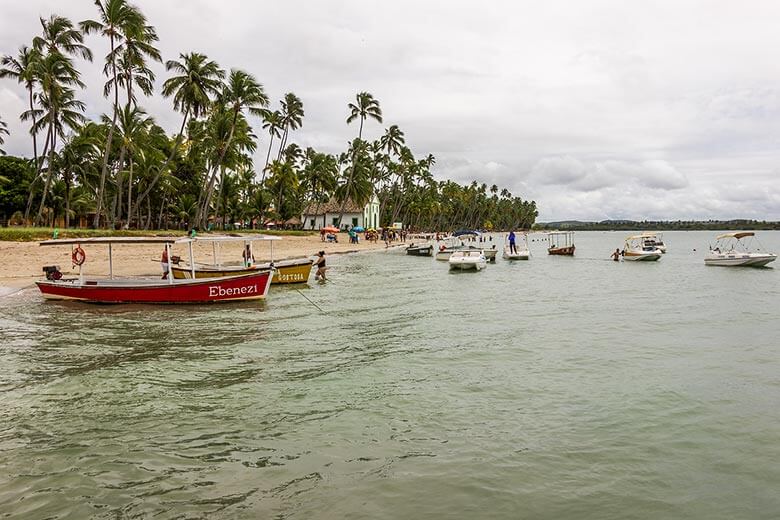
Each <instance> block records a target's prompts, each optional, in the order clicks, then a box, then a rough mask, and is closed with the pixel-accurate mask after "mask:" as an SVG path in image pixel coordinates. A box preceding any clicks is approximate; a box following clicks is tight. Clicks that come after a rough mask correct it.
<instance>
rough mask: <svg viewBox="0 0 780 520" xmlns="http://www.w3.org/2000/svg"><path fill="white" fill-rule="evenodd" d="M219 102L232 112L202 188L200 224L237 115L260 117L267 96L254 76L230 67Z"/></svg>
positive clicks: (209, 201)
mask: <svg viewBox="0 0 780 520" xmlns="http://www.w3.org/2000/svg"><path fill="white" fill-rule="evenodd" d="M219 102H220V103H221V104H222V105H223V106H224V108H225V110H226V111H228V112H229V113H231V114H232V122H231V125H230V133H229V134H228V138H227V140H226V141H225V142H224V143H223V144H222V145H221V146H220V147H219V149H218V152H219V155H218V157H217V161H216V164H215V168H214V173H213V174H212V177H211V179H210V180H209V182H208V183H207V186H206V187H205V188H204V192H205V196H204V197H203V201H202V204H201V206H200V209H201V211H200V215H199V217H200V218H199V219H198V220H199V222H200V224H201V226H205V224H206V221H207V220H208V208H209V205H210V204H211V197H212V195H213V193H214V184H215V181H216V178H217V174H218V173H219V170H220V168H221V167H222V164H223V162H224V160H225V154H226V153H227V152H228V149H229V148H230V145H231V142H232V140H233V136H234V134H235V130H236V125H237V123H238V118H239V115H241V114H242V113H243V112H244V111H246V112H247V113H249V114H251V115H254V116H257V117H262V116H263V114H264V111H263V108H265V107H266V106H268V96H267V95H266V94H265V90H264V89H263V86H262V85H261V84H260V83H258V82H257V80H256V79H255V78H254V76H252V75H251V74H249V73H247V72H244V71H242V70H239V69H232V70H231V71H230V75H229V76H228V80H227V83H226V84H225V87H224V89H223V91H222V93H221V94H220V96H219Z"/></svg>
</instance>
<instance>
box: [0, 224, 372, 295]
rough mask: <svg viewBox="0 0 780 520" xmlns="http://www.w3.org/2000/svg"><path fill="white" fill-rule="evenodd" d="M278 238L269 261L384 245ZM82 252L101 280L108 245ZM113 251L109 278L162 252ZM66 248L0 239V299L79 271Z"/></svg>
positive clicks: (199, 256)
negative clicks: (51, 274)
mask: <svg viewBox="0 0 780 520" xmlns="http://www.w3.org/2000/svg"><path fill="white" fill-rule="evenodd" d="M280 238H281V240H274V241H273V259H274V260H283V259H287V258H301V257H307V256H314V255H316V254H317V252H318V251H323V250H324V251H325V252H326V254H344V253H352V252H360V251H372V250H383V249H385V243H384V242H381V241H380V242H376V243H371V242H365V241H361V242H360V243H359V244H350V243H349V239H348V237H347V236H346V235H344V239H343V240H339V242H338V243H326V242H322V241H321V240H320V237H319V236H283V237H280ZM253 248H254V255H255V260H256V261H258V262H260V261H268V260H270V259H271V247H270V242H255V245H254V246H253ZM83 249H84V251H85V252H86V254H87V259H86V262H85V263H84V272H85V273H86V274H88V275H95V276H101V275H106V274H108V247H107V246H104V245H86V246H83ZM172 250H173V254H174V255H179V256H181V257H182V259H186V258H188V256H189V253H188V251H187V248H186V246H183V245H174V246H173V249H172ZM241 250H242V244H241V243H240V242H236V243H233V244H223V245H222V246H221V250H220V252H219V253H218V255H219V259H220V261H221V262H223V263H234V262H235V263H238V262H240V261H241ZM113 251H114V255H113V256H114V274H115V275H132V276H145V275H149V276H152V275H156V274H160V273H161V270H160V262H159V259H160V255H161V253H162V248H161V247H160V246H158V245H116V246H114V248H113ZM194 252H195V260H196V261H198V262H209V261H211V260H212V258H213V253H212V246H211V245H209V244H196V245H195V247H194ZM70 258H71V247H70V246H45V247H44V246H40V245H38V242H3V241H0V296H3V295H4V294H8V293H11V292H14V291H15V290H17V289H20V288H23V287H27V286H30V285H32V284H33V283H34V282H35V280H39V279H41V278H42V277H43V273H42V270H41V269H42V267H43V266H45V265H58V266H59V267H60V270H61V271H62V273H63V274H66V275H69V274H76V273H78V268H74V267H73V265H72V264H71V259H70Z"/></svg>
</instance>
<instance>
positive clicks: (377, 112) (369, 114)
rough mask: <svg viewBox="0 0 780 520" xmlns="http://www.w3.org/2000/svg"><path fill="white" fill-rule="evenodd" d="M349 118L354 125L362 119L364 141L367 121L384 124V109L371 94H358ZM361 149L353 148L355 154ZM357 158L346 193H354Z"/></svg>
mask: <svg viewBox="0 0 780 520" xmlns="http://www.w3.org/2000/svg"><path fill="white" fill-rule="evenodd" d="M347 108H348V109H349V116H347V124H350V123H352V122H353V121H354V120H356V119H360V130H358V141H361V142H362V140H363V123H364V122H365V120H366V119H368V118H371V119H374V120H375V121H377V122H378V123H381V122H382V109H381V108H380V106H379V101H377V100H376V99H374V96H373V95H371V94H370V93H369V92H358V93H357V95H356V96H355V103H348V104H347ZM359 148H361V147H360V146H354V145H353V147H352V150H353V152H354V151H355V150H357V149H359ZM355 159H356V158H355V157H354V156H353V157H352V167H351V168H349V170H348V171H349V175H348V177H347V181H346V187H345V189H344V190H343V192H344V193H347V194H349V193H352V191H353V188H352V183H353V181H354V178H353V177H354V175H353V174H354V173H355V171H356V168H355V165H356V164H357V161H356V160H355ZM347 200H348V197H344V198H343V199H342V201H341V208H340V209H339V226H341V219H342V218H344V207H345V206H346V204H347Z"/></svg>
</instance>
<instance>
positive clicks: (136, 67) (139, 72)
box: [103, 24, 162, 105]
mask: <svg viewBox="0 0 780 520" xmlns="http://www.w3.org/2000/svg"><path fill="white" fill-rule="evenodd" d="M158 40H159V38H158V37H157V32H156V31H155V29H154V27H152V26H151V25H135V24H133V25H131V26H129V27H128V28H127V31H126V34H125V39H124V41H123V42H122V43H120V44H119V45H117V46H116V49H115V50H114V54H115V55H116V56H115V61H116V64H117V65H118V68H119V73H118V74H117V77H116V82H117V84H118V85H119V86H122V87H124V88H125V91H126V92H127V104H128V105H129V104H130V103H133V104H135V105H137V100H136V96H135V93H134V92H133V86H137V87H138V88H139V89H141V92H143V93H144V95H146V96H150V95H151V94H152V92H153V91H154V72H152V70H151V69H150V68H149V67H148V66H147V59H151V60H152V61H157V62H161V61H162V57H161V56H160V51H159V50H158V49H157V48H156V47H155V46H154V42H156V41H158ZM112 61H113V60H112ZM109 63H110V62H109ZM109 63H106V65H105V67H104V69H103V72H104V74H106V75H108V72H109V71H108V67H109ZM113 85H114V84H113V81H112V80H110V79H109V80H108V81H107V82H106V84H105V85H104V87H103V95H104V96H106V97H108V95H109V94H110V92H111V89H112V88H113Z"/></svg>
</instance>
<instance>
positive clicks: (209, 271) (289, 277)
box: [171, 258, 313, 284]
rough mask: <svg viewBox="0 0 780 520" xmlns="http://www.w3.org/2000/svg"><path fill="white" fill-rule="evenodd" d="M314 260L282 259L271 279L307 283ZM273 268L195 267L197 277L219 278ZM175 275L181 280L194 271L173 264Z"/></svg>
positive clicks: (188, 277) (276, 265)
mask: <svg viewBox="0 0 780 520" xmlns="http://www.w3.org/2000/svg"><path fill="white" fill-rule="evenodd" d="M312 263H313V262H312V260H311V259H310V258H303V259H298V260H282V261H280V262H275V263H274V267H275V268H276V272H275V273H274V276H273V278H272V279H271V283H272V284H288V283H306V282H307V281H308V280H309V274H310V273H311V266H312ZM270 268H271V264H270V263H266V264H257V265H253V266H251V267H241V266H235V267H234V266H222V267H211V266H201V267H196V268H195V278H219V277H224V276H236V275H240V274H251V273H256V272H258V271H267V270H269V269H270ZM171 271H173V277H174V278H176V279H179V280H183V279H190V278H192V271H191V270H190V269H188V268H186V267H180V266H172V267H171Z"/></svg>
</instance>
